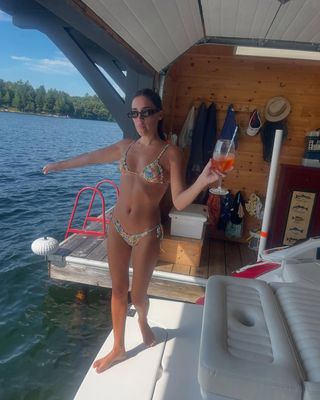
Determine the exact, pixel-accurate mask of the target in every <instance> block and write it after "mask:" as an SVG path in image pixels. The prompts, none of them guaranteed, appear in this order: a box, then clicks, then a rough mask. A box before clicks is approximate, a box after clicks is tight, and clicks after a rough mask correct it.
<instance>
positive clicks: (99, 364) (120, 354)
mask: <svg viewBox="0 0 320 400" xmlns="http://www.w3.org/2000/svg"><path fill="white" fill-rule="evenodd" d="M126 358H127V353H126V352H125V351H123V350H119V351H116V350H112V351H110V353H109V354H107V355H106V356H104V357H102V358H99V360H96V361H95V362H94V363H93V368H95V369H96V372H97V373H98V374H100V373H101V372H103V371H105V370H106V369H108V368H110V367H111V366H112V365H113V364H115V363H117V362H120V361H123V360H125V359H126Z"/></svg>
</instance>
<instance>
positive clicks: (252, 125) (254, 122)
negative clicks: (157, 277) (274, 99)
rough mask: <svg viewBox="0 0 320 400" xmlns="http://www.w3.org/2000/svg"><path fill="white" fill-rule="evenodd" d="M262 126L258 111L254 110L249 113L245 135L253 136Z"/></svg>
mask: <svg viewBox="0 0 320 400" xmlns="http://www.w3.org/2000/svg"><path fill="white" fill-rule="evenodd" d="M261 126H262V123H261V119H260V115H259V111H258V110H254V111H253V112H252V114H251V115H250V120H249V125H248V128H247V135H249V136H255V135H256V134H257V133H258V132H259V130H260V128H261Z"/></svg>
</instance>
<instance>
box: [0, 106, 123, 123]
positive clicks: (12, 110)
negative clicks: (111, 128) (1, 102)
mask: <svg viewBox="0 0 320 400" xmlns="http://www.w3.org/2000/svg"><path fill="white" fill-rule="evenodd" d="M0 112H6V113H16V114H24V115H36V116H38V117H54V118H64V119H81V120H86V121H100V122H115V121H108V120H104V119H94V118H92V119H88V118H75V117H69V115H59V114H49V113H35V112H28V111H19V110H18V109H15V108H12V107H10V108H6V107H5V108H3V107H0Z"/></svg>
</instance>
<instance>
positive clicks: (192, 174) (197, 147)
mask: <svg viewBox="0 0 320 400" xmlns="http://www.w3.org/2000/svg"><path fill="white" fill-rule="evenodd" d="M206 121H207V106H206V105H205V103H202V104H201V105H200V107H199V110H198V114H197V118H196V122H195V125H194V129H193V132H192V142H191V148H190V157H189V160H188V166H187V177H186V178H187V179H186V181H187V184H188V185H190V184H192V183H193V182H194V181H195V180H196V179H197V178H198V176H199V175H200V173H201V171H202V169H203V147H202V143H203V137H204V134H205V128H206Z"/></svg>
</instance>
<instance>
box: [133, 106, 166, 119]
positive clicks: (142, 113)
mask: <svg viewBox="0 0 320 400" xmlns="http://www.w3.org/2000/svg"><path fill="white" fill-rule="evenodd" d="M158 111H160V110H158V109H157V108H154V109H153V108H146V109H145V110H142V111H136V110H131V111H129V112H128V114H127V115H128V117H129V118H138V116H139V114H140V117H141V118H142V119H143V118H147V117H151V115H153V114H155V113H157V112H158Z"/></svg>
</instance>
